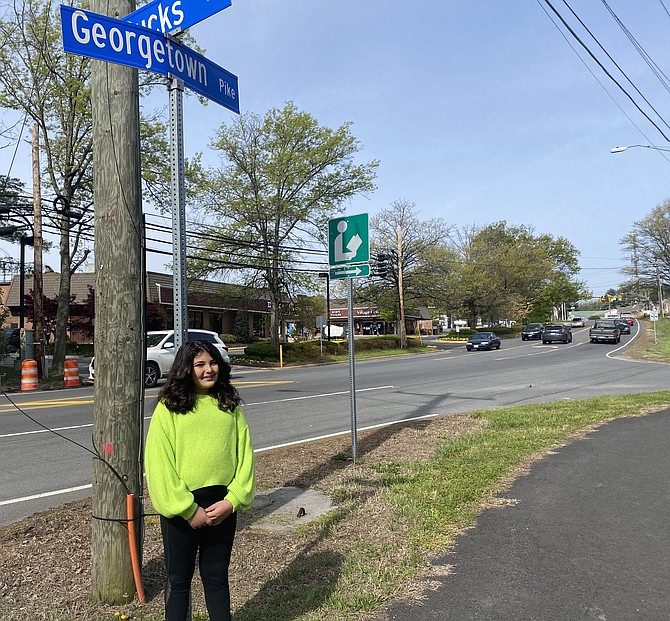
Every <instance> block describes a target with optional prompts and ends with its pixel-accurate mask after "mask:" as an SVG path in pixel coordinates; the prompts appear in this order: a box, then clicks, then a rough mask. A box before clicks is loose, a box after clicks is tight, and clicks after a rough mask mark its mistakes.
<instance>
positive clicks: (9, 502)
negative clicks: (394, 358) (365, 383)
mask: <svg viewBox="0 0 670 621" xmlns="http://www.w3.org/2000/svg"><path fill="white" fill-rule="evenodd" d="M383 388H394V386H378V387H375V388H362V389H360V390H357V391H356V392H369V391H371V390H382V389H383ZM348 392H349V391H343V392H337V393H330V394H331V395H340V394H348ZM313 396H314V397H317V396H322V397H325V396H329V395H326V394H323V395H313ZM292 400H294V399H285V401H292ZM438 416H441V414H425V415H423V416H414V417H412V418H403V419H402V420H395V421H391V422H388V423H378V424H376V425H368V426H367V427H359V428H358V429H357V431H370V430H372V429H380V428H381V427H390V426H391V425H400V424H402V423H408V422H412V421H416V420H426V419H428V418H436V417H438ZM350 433H351V430H350V429H348V430H346V431H336V432H333V433H329V434H325V435H321V436H313V437H311V438H304V439H302V440H294V441H293V442H284V443H283V444H274V445H272V446H265V447H263V448H259V449H254V453H265V452H266V451H271V450H272V449H277V448H285V447H288V446H294V445H297V444H307V443H309V442H317V441H318V440H324V439H327V438H335V437H337V436H343V435H348V434H350ZM0 437H2V436H0ZM92 488H93V485H92V484H91V483H88V484H87V485H79V486H77V487H68V488H65V489H59V490H53V491H51V492H42V493H40V494H33V495H32V496H22V497H21V498H10V499H8V500H2V501H0V507H3V506H7V505H15V504H18V503H20V502H26V501H29V500H39V499H40V498H47V497H50V496H59V495H61V494H67V493H70V492H78V491H81V490H85V489H92Z"/></svg>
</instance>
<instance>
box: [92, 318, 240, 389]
mask: <svg viewBox="0 0 670 621" xmlns="http://www.w3.org/2000/svg"><path fill="white" fill-rule="evenodd" d="M188 340H189V341H207V342H208V343H212V345H214V347H216V348H217V349H218V350H219V351H220V352H221V356H222V357H223V359H224V360H225V361H226V362H227V363H229V364H230V357H229V355H228V348H227V347H226V344H225V343H224V342H223V341H222V340H221V339H220V338H219V335H218V334H217V333H216V332H210V331H209V330H195V329H190V330H189V331H188ZM174 355H175V350H174V330H154V331H152V332H147V361H146V365H145V367H144V386H145V387H146V388H152V387H153V386H155V385H156V384H157V383H158V380H160V379H162V378H163V377H166V376H167V374H168V373H169V372H170V369H171V368H172V363H173V362H174ZM94 360H95V358H93V360H91V364H90V365H89V367H88V374H89V375H88V381H89V382H90V383H93V381H94V379H95V370H94V364H93V363H94Z"/></svg>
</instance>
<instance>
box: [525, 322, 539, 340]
mask: <svg viewBox="0 0 670 621" xmlns="http://www.w3.org/2000/svg"><path fill="white" fill-rule="evenodd" d="M543 330H544V324H542V323H529V324H528V325H526V326H524V327H523V329H522V330H521V340H522V341H532V340H533V339H541V338H542V331H543Z"/></svg>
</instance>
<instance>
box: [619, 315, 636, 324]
mask: <svg viewBox="0 0 670 621" xmlns="http://www.w3.org/2000/svg"><path fill="white" fill-rule="evenodd" d="M620 318H621V319H625V320H626V321H627V322H628V325H629V326H632V325H633V324H634V323H635V317H633V313H628V312H623V313H621V315H620Z"/></svg>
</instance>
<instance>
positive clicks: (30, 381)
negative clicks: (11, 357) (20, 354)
mask: <svg viewBox="0 0 670 621" xmlns="http://www.w3.org/2000/svg"><path fill="white" fill-rule="evenodd" d="M38 388H39V383H38V381H37V361H36V360H33V359H32V358H26V359H25V360H24V361H23V362H22V363H21V390H37V389H38Z"/></svg>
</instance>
